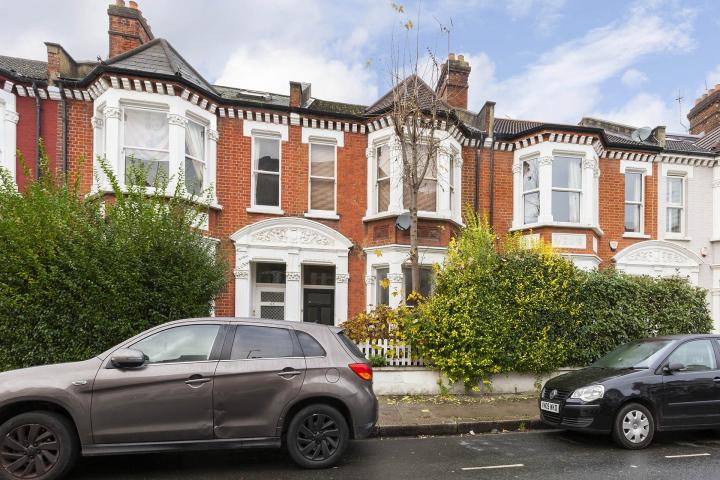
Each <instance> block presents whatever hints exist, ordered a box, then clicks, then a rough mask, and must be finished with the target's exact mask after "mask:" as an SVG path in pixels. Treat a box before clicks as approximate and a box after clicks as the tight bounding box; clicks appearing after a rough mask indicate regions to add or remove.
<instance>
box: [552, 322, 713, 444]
mask: <svg viewBox="0 0 720 480" xmlns="http://www.w3.org/2000/svg"><path fill="white" fill-rule="evenodd" d="M539 404H540V416H541V419H542V421H543V422H544V423H546V424H548V425H552V426H556V427H561V428H566V429H569V430H578V431H586V432H592V433H605V434H607V433H612V436H613V438H614V439H615V441H616V442H617V443H618V444H619V445H620V446H622V447H625V448H629V449H640V448H645V447H646V446H648V445H649V444H650V442H651V441H652V439H653V435H654V434H655V432H656V431H659V430H692V429H707V428H713V429H714V428H720V336H714V335H678V336H670V337H656V338H648V339H645V340H638V341H635V342H631V343H627V344H625V345H621V346H620V347H618V348H616V349H615V350H613V351H612V352H610V353H609V354H607V355H606V356H604V357H603V358H601V359H600V360H598V361H596V362H595V363H593V364H592V365H590V366H589V367H587V368H583V369H581V370H576V371H574V372H570V373H566V374H564V375H560V376H558V377H555V378H552V379H550V380H548V381H547V383H545V386H544V387H543V389H542V392H541V394H540V400H539Z"/></svg>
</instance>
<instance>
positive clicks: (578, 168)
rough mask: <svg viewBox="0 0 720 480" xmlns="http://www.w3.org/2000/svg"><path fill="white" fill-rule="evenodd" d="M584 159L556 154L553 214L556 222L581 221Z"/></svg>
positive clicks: (553, 166)
mask: <svg viewBox="0 0 720 480" xmlns="http://www.w3.org/2000/svg"><path fill="white" fill-rule="evenodd" d="M581 193H582V159H580V158H577V157H564V156H556V157H555V158H553V162H552V216H553V220H554V221H556V222H571V223H579V222H580V195H581Z"/></svg>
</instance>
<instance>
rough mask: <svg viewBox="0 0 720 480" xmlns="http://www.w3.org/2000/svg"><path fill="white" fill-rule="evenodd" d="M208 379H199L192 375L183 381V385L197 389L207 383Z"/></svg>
mask: <svg viewBox="0 0 720 480" xmlns="http://www.w3.org/2000/svg"><path fill="white" fill-rule="evenodd" d="M209 381H210V379H209V378H207V377H201V376H200V375H193V376H192V377H190V378H188V379H187V380H185V385H190V386H191V387H199V386H200V385H202V384H203V383H207V382H209Z"/></svg>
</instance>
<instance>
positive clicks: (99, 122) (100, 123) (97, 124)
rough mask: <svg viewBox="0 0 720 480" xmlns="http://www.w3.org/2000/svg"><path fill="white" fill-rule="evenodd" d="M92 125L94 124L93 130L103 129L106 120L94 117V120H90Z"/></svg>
mask: <svg viewBox="0 0 720 480" xmlns="http://www.w3.org/2000/svg"><path fill="white" fill-rule="evenodd" d="M90 123H91V124H92V126H93V128H102V127H103V125H104V123H105V120H103V119H102V118H101V117H92V119H90Z"/></svg>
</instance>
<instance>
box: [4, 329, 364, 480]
mask: <svg viewBox="0 0 720 480" xmlns="http://www.w3.org/2000/svg"><path fill="white" fill-rule="evenodd" d="M377 414H378V405H377V399H376V398H375V394H374V393H373V389H372V369H371V368H370V366H369V365H368V363H367V361H366V360H365V358H364V356H363V355H362V353H361V352H360V351H359V350H358V348H357V347H356V346H355V344H354V343H353V342H352V341H351V340H349V339H348V338H347V337H345V335H344V334H343V333H342V331H341V330H340V329H339V328H335V327H326V326H322V325H317V324H311V323H290V322H282V321H266V320H239V319H228V318H204V319H192V320H180V321H175V322H170V323H166V324H164V325H161V326H158V327H155V328H153V329H150V330H148V331H146V332H144V333H141V334H140V335H137V336H135V337H133V338H131V339H129V340H127V341H125V342H123V343H121V344H120V345H118V346H116V347H113V348H112V349H110V350H108V351H107V352H104V353H102V354H100V355H98V356H97V357H95V358H92V359H90V360H86V361H83V362H77V363H65V364H58V365H47V366H41V367H33V368H26V369H22V370H14V371H10V372H4V373H1V374H0V424H1V425H0V465H1V466H2V469H1V470H0V478H4V479H11V480H18V479H34V480H51V479H56V478H60V477H62V476H63V475H64V474H66V473H67V472H68V471H69V470H70V469H71V468H72V465H73V463H74V461H75V459H76V458H77V456H78V455H79V454H82V455H113V454H127V453H148V452H160V451H184V450H198V449H200V450H202V449H224V448H246V447H280V446H284V447H285V448H286V449H287V450H288V452H289V453H290V456H291V457H292V459H293V460H294V461H295V462H296V463H297V464H298V465H301V466H303V467H306V468H324V467H329V466H331V465H333V464H335V463H336V462H337V461H338V459H339V458H340V456H341V455H342V453H343V451H344V450H345V448H346V447H347V445H348V441H349V440H350V439H351V438H363V437H366V436H367V435H368V434H369V433H370V432H371V431H372V429H373V426H374V425H375V422H376V421H377Z"/></svg>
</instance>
